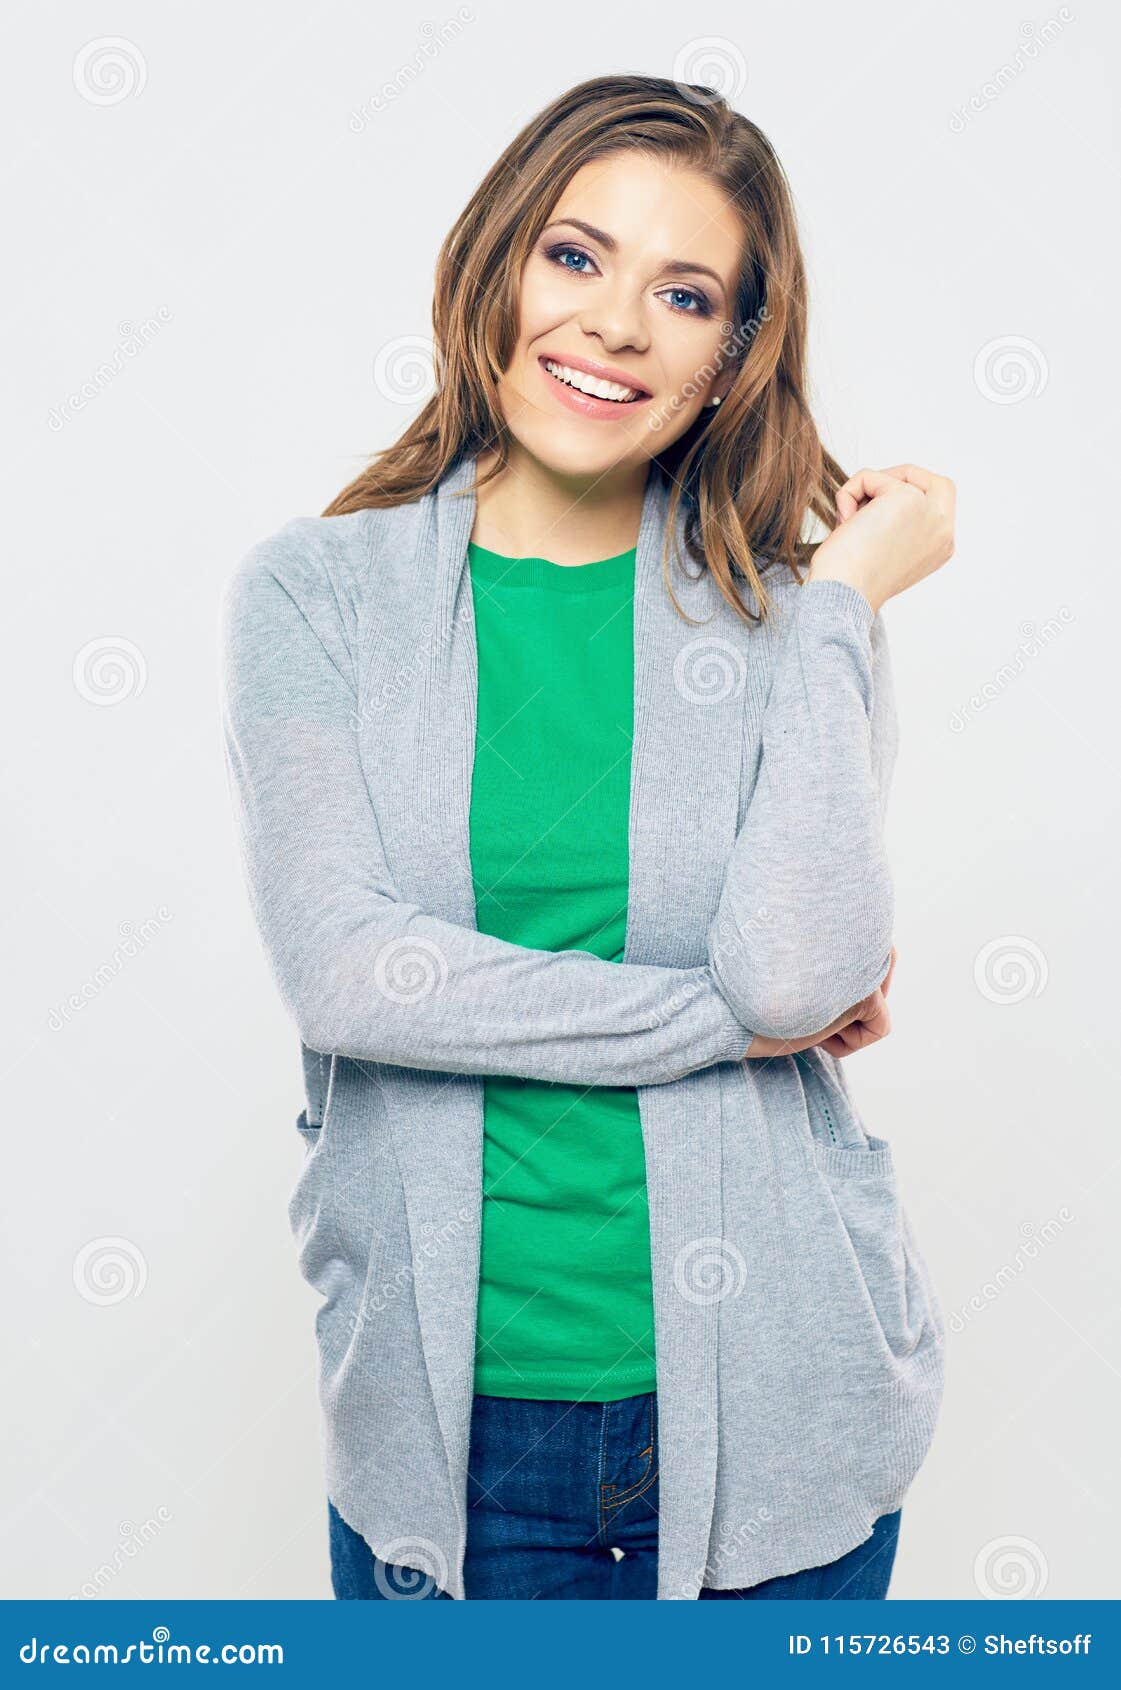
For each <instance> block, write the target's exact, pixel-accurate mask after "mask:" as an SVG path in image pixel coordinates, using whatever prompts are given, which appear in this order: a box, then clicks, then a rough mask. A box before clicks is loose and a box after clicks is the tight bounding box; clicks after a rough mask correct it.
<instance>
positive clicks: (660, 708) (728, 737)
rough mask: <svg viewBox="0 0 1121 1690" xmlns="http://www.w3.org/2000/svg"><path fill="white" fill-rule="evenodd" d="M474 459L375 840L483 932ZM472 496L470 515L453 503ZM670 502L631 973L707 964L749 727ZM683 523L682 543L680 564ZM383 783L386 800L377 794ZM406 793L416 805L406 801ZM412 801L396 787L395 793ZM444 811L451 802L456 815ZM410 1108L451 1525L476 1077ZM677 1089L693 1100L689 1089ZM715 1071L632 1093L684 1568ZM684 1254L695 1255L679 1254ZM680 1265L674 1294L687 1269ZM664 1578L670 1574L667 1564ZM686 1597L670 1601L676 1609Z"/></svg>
mask: <svg viewBox="0 0 1121 1690" xmlns="http://www.w3.org/2000/svg"><path fill="white" fill-rule="evenodd" d="M474 473H475V460H474V458H473V457H472V456H470V455H468V456H467V457H464V458H461V459H460V460H459V462H458V463H457V464H456V465H455V466H453V468H452V469H451V471H450V472H449V473H448V474H447V475H446V476H445V477H444V479H443V481H442V482H441V483H440V485H439V487H438V488H437V489H436V490H435V491H434V492H431V493H429V494H427V495H426V496H425V498H424V499H423V500H422V506H423V509H422V512H421V533H420V536H419V545H420V546H421V547H422V548H423V547H424V546H425V543H426V542H427V541H430V540H431V539H432V538H433V537H434V539H435V542H436V543H435V547H434V551H435V556H436V560H437V561H436V567H435V570H434V571H433V572H432V573H431V574H430V575H429V576H428V577H427V578H420V577H418V581H417V586H418V593H417V601H418V602H417V603H416V605H415V606H413V607H411V609H412V613H413V614H414V616H415V620H414V622H413V624H412V625H411V626H410V627H408V628H406V629H402V628H401V627H398V628H397V629H396V630H395V631H394V635H393V640H394V644H395V646H396V647H397V650H398V652H400V650H401V646H402V640H405V641H407V642H408V646H409V650H410V651H412V652H416V653H418V654H419V656H420V675H421V679H420V682H419V684H418V685H416V686H415V687H412V688H410V689H406V690H405V692H404V693H403V694H402V695H399V697H400V699H401V701H400V702H399V703H398V704H397V705H395V706H394V708H393V709H392V711H391V713H390V717H391V719H390V720H389V721H388V722H387V721H386V720H385V718H384V717H383V719H382V723H381V728H380V730H379V745H378V749H377V760H378V763H379V764H380V766H381V768H380V773H381V775H384V776H386V777H388V779H387V782H386V784H385V787H384V788H382V789H384V790H387V791H388V793H389V796H390V799H391V800H392V794H393V789H394V788H395V787H397V785H398V782H397V780H396V779H395V778H394V769H395V768H396V769H397V770H400V771H401V772H402V773H403V772H404V770H406V769H407V768H408V767H409V766H410V765H411V767H412V769H413V770H416V769H419V770H420V773H421V777H422V778H421V781H420V783H419V789H420V791H421V792H422V793H423V794H424V798H423V801H422V804H421V805H420V806H417V807H416V808H415V809H412V810H409V809H408V807H406V806H403V805H401V804H393V803H392V802H390V804H389V805H388V806H387V814H386V816H385V819H384V825H383V833H384V836H385V844H386V851H387V856H388V858H389V863H390V868H391V871H392V874H393V879H394V883H395V885H396V887H397V890H398V893H399V895H400V896H401V897H403V898H407V899H410V900H413V901H415V902H417V903H418V904H419V905H420V907H421V908H423V909H425V910H427V911H428V912H429V913H430V914H433V915H437V916H441V917H442V918H444V919H445V920H448V921H454V922H456V923H458V924H460V925H462V926H468V927H475V926H476V911H475V898H474V888H473V881H472V873H471V861H470V834H469V825H470V792H471V776H472V769H473V764H474V751H475V730H476V704H477V687H478V666H477V654H476V645H475V640H476V629H475V619H474V609H473V603H472V596H471V585H470V576H469V572H468V569H467V543H468V540H469V538H470V535H471V529H472V527H473V524H474V518H475V510H476V499H475V496H474V493H473V491H472V490H471V489H472V487H473V478H474ZM461 493H463V494H464V495H465V496H463V497H456V495H457V494H461ZM667 499H668V496H667V494H666V492H665V490H664V489H663V488H662V487H661V485H660V484H659V482H658V481H657V479H656V473H655V471H654V470H653V469H652V471H651V475H650V479H649V481H648V483H647V489H646V493H645V495H644V500H643V509H642V518H641V526H640V532H639V540H638V546H637V552H636V566H635V603H634V647H635V649H634V657H635V695H634V742H633V750H632V778H631V809H630V838H629V846H630V884H629V900H628V919H627V935H626V947H625V952H624V960H625V961H626V962H628V963H630V962H645V963H658V964H662V965H663V966H672V967H690V966H694V965H696V964H698V963H703V962H704V961H705V937H706V931H707V927H708V924H709V922H710V921H711V919H712V916H713V914H714V912H715V908H716V903H717V899H718V897H719V892H720V886H721V882H722V879H723V872H724V867H725V865H726V863H727V860H728V855H729V853H730V850H731V847H732V843H733V840H734V838H735V832H736V825H737V806H738V799H739V787H740V761H741V746H742V723H743V698H742V691H743V685H742V682H743V665H744V663H745V657H744V655H743V654H744V653H745V652H746V649H747V647H746V641H745V639H744V633H745V630H744V627H743V624H741V623H739V622H738V619H736V618H734V617H733V616H732V615H731V613H730V611H729V610H728V607H727V606H726V605H725V604H724V601H723V600H722V599H721V597H720V595H719V593H718V592H717V591H716V590H715V588H714V587H713V585H712V583H711V581H710V579H709V578H708V576H707V572H706V573H705V574H703V575H702V576H701V577H700V579H699V580H696V581H694V580H692V579H690V578H689V577H687V576H683V575H682V574H681V573H680V572H679V571H677V570H676V569H673V567H672V564H673V560H672V557H671V572H672V573H671V578H672V579H673V583H674V589H675V592H676V594H677V597H678V599H679V602H680V603H681V604H682V606H683V608H684V609H685V610H686V611H687V613H688V614H689V615H690V616H691V617H694V618H695V617H698V616H699V617H701V618H704V617H706V616H707V615H708V614H709V613H710V612H712V613H713V616H714V620H715V621H716V622H717V623H718V624H719V626H720V632H719V634H714V633H713V632H712V624H711V623H710V624H709V626H708V627H707V628H706V627H703V626H702V627H698V626H693V625H691V624H690V623H689V622H686V621H684V620H683V619H682V618H681V616H679V615H678V613H677V611H676V610H675V609H674V607H673V604H672V603H671V601H670V599H669V596H668V593H667V589H666V586H665V584H664V580H663V575H662V548H663V540H664V535H665V522H666V514H667ZM680 535H681V524H680V520H679V524H678V536H677V537H678V544H679V545H680ZM381 785H382V783H381V781H380V779H379V788H381ZM408 785H409V786H411V787H412V789H413V790H416V786H415V784H414V783H413V782H411V781H410V782H409V783H408ZM404 789H405V783H404V782H402V786H401V788H400V790H404ZM449 795H450V796H449ZM396 1074H397V1077H398V1079H399V1080H400V1081H401V1082H402V1083H404V1084H406V1085H407V1087H408V1091H409V1099H410V1106H409V1107H408V1108H407V1109H402V1108H396V1107H395V1108H394V1110H393V1134H394V1144H395V1148H396V1153H397V1157H398V1161H399V1164H400V1169H401V1176H402V1181H403V1184H404V1188H405V1195H406V1205H407V1211H408V1219H409V1229H410V1236H411V1240H412V1248H413V1264H412V1265H413V1272H414V1281H413V1283H414V1292H415V1296H416V1303H417V1311H418V1318H419V1321H420V1328H421V1335H422V1341H423V1345H424V1353H425V1360H426V1363H427V1367H428V1373H429V1378H430V1382H431V1386H432V1391H433V1397H434V1400H435V1405H436V1410H437V1414H438V1416H439V1421H440V1427H441V1431H442V1435H443V1437H444V1441H445V1444H446V1447H447V1453H448V1464H449V1472H450V1474H451V1476H452V1480H453V1486H454V1488H455V1489H456V1492H457V1495H456V1504H457V1507H458V1508H459V1509H460V1511H461V1519H462V1518H463V1516H464V1515H465V1511H466V1497H465V1485H464V1482H463V1481H464V1475H465V1474H466V1469H467V1458H468V1448H469V1434H470V1417H471V1403H472V1394H473V1374H474V1341H475V1320H476V1304H477V1295H478V1265H479V1258H478V1249H479V1235H480V1221H481V1204H482V1194H481V1186H482V1133H483V1084H482V1079H481V1077H480V1076H475V1075H456V1074H443V1073H427V1072H420V1071H418V1070H409V1071H407V1072H406V1073H405V1074H403V1073H402V1071H401V1070H397V1071H396ZM686 1088H688V1089H686ZM719 1095H720V1094H719V1078H718V1072H717V1071H716V1070H713V1069H710V1070H706V1071H704V1072H702V1073H700V1074H696V1075H693V1076H690V1078H689V1079H688V1080H687V1081H686V1082H685V1085H684V1086H679V1085H670V1086H647V1087H642V1088H640V1091H639V1102H640V1113H641V1117H642V1126H643V1134H644V1141H645V1146H646V1155H647V1178H648V1189H649V1196H650V1214H651V1243H652V1257H653V1264H654V1297H655V1336H656V1348H657V1360H658V1389H659V1417H660V1425H661V1427H662V1431H663V1437H664V1439H665V1442H664V1443H663V1449H662V1479H661V1491H662V1495H661V1508H662V1514H663V1521H664V1528H663V1529H666V1528H668V1530H669V1533H670V1537H669V1538H668V1540H667V1543H666V1547H667V1549H669V1548H670V1544H671V1543H672V1542H673V1541H675V1540H674V1538H673V1536H672V1534H673V1533H674V1532H677V1533H678V1534H679V1536H678V1538H677V1540H676V1541H677V1542H678V1544H679V1548H680V1551H681V1558H679V1559H678V1560H677V1562H676V1564H678V1565H679V1566H681V1567H683V1566H685V1565H686V1564H688V1566H689V1567H690V1568H692V1567H693V1566H696V1565H700V1564H703V1562H704V1560H705V1558H706V1554H707V1535H706V1534H705V1533H704V1532H703V1530H702V1528H701V1527H698V1526H693V1527H692V1528H691V1529H690V1528H688V1527H687V1525H686V1522H688V1521H689V1520H690V1519H695V1518H696V1501H697V1496H698V1494H700V1495H703V1496H705V1497H706V1498H708V1499H711V1497H712V1495H713V1493H714V1487H715V1466H716V1321H717V1312H718V1306H717V1304H716V1303H715V1302H713V1300H712V1298H711V1295H705V1294H693V1292H691V1290H690V1288H689V1283H688V1272H689V1266H688V1264H689V1262H690V1261H691V1260H693V1258H694V1257H695V1255H696V1253H697V1251H698V1250H702V1251H703V1250H704V1249H706V1248H707V1249H708V1250H709V1253H710V1254H711V1248H712V1245H713V1241H714V1240H718V1239H719V1237H720V1234H721V1206H720V1105H719ZM691 1252H692V1254H690V1253H691ZM683 1263H684V1264H685V1269H684V1271H685V1275H686V1278H685V1281H684V1282H683V1280H682V1264H683ZM665 1565H666V1573H665V1577H666V1578H669V1577H670V1576H671V1573H670V1563H669V1561H668V1560H667V1562H666V1564H665ZM674 1593H675V1594H677V1592H676V1591H675V1592H674Z"/></svg>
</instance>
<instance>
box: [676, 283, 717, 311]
mask: <svg viewBox="0 0 1121 1690" xmlns="http://www.w3.org/2000/svg"><path fill="white" fill-rule="evenodd" d="M670 292H671V293H683V294H684V295H685V297H686V299H693V300H696V304H697V308H696V310H695V311H686V315H687V316H689V317H711V316H712V307H711V305H710V304H709V302H708V300H707V299H706V298H705V296H704V294H703V293H697V292H695V290H694V289H693V288H671V289H670ZM674 309H675V310H676V311H681V310H685V307H684V306H680V305H678V306H675V307H674Z"/></svg>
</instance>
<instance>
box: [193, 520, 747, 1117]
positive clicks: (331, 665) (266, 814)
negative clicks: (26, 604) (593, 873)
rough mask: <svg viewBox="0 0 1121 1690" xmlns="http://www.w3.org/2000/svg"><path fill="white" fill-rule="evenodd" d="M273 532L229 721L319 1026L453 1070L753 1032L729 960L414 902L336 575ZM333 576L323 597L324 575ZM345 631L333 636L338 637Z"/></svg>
mask: <svg viewBox="0 0 1121 1690" xmlns="http://www.w3.org/2000/svg"><path fill="white" fill-rule="evenodd" d="M316 588H317V582H316V575H315V571H314V569H313V568H312V567H311V565H310V563H306V562H305V563H303V564H302V566H301V568H300V569H299V570H297V571H295V572H294V571H292V570H291V569H289V570H286V571H284V580H283V582H282V581H281V580H280V579H278V577H277V575H276V574H275V573H274V571H273V569H272V568H271V567H270V562H269V555H268V551H267V547H266V548H257V550H256V552H255V553H251V554H250V558H249V559H248V560H247V561H246V563H245V564H243V566H242V567H241V569H240V570H239V571H238V572H237V573H236V574H235V575H234V576H233V577H232V578H231V580H230V582H229V584H228V586H227V590H226V592H225V594H224V596H223V603H222V616H221V647H222V724H223V733H224V743H225V749H226V759H227V768H228V771H229V778H230V784H231V791H232V794H233V798H234V809H235V817H236V822H237V835H238V842H239V848H240V852H241V859H242V865H243V870H244V873H245V876H246V880H247V884H248V887H249V892H250V897H251V900H252V905H253V909H254V913H255V916H256V920H257V926H258V930H259V933H260V936H261V939H262V941H263V944H264V947H265V950H266V954H267V956H268V959H269V962H270V966H271V968H272V972H273V975H274V978H275V980H276V983H277V986H278V989H279V991H280V994H281V997H282V1000H283V1002H284V1004H285V1006H286V1007H287V1009H288V1011H289V1013H290V1014H291V1016H292V1017H293V1019H294V1021H295V1022H296V1024H297V1027H298V1029H299V1033H300V1037H301V1040H302V1041H303V1043H304V1044H305V1045H307V1046H308V1047H309V1048H310V1049H312V1050H317V1051H321V1052H323V1053H324V1054H338V1055H342V1056H349V1057H352V1058H354V1059H357V1060H367V1061H373V1062H387V1063H394V1064H400V1065H404V1066H407V1067H412V1068H422V1069H435V1070H440V1071H445V1072H450V1073H473V1074H484V1075H485V1074H506V1075H516V1076H521V1077H523V1078H526V1079H539V1080H555V1081H567V1082H569V1083H574V1084H580V1085H589V1086H590V1085H620V1086H622V1085H659V1084H663V1083H665V1082H667V1081H670V1080H674V1079H678V1078H680V1077H681V1076H682V1075H683V1074H687V1073H690V1072H692V1071H693V1070H694V1069H697V1068H703V1067H707V1066H708V1065H709V1064H711V1063H713V1062H722V1061H735V1060H740V1059H742V1058H743V1056H744V1055H745V1053H746V1051H747V1048H748V1045H749V1043H750V1041H751V1037H752V1030H751V1029H749V1028H748V1027H746V1026H745V1025H744V1024H743V1023H742V1022H741V1020H740V1019H739V1016H738V1014H737V1012H736V1010H735V1009H734V1008H732V1007H731V1006H730V1005H729V1003H728V1001H727V1000H726V998H725V997H724V995H723V993H722V991H721V989H720V987H719V985H718V982H717V979H716V976H715V974H714V972H713V971H712V970H711V969H710V968H709V967H708V966H707V965H706V966H699V967H695V968H661V967H656V966H652V965H645V964H624V963H614V962H608V961H605V960H603V959H601V958H599V957H596V956H593V955H592V954H591V953H590V952H586V951H577V950H566V951H541V950H531V949H528V948H526V947H523V946H520V945H515V944H510V943H508V942H506V941H505V940H501V939H498V938H494V937H492V936H491V935H489V934H485V933H480V932H477V931H476V930H475V929H472V928H467V927H463V926H459V925H457V924H455V923H453V922H448V921H444V920H441V919H439V918H437V917H436V916H434V915H430V914H428V913H426V912H425V911H423V910H422V909H420V908H419V907H418V906H417V905H416V904H414V903H409V902H404V901H402V900H400V899H399V898H398V896H397V893H396V890H395V888H394V886H393V884H392V881H391V878H390V874H389V870H388V866H387V863H386V859H385V854H384V850H383V847H382V842H381V838H380V835H379V831H378V824H377V817H376V814H375V812H374V809H373V806H372V804H371V801H370V795H369V791H368V789H367V786H366V780H365V774H364V770H363V767H362V764H361V761H360V758H359V753H358V745H357V736H356V733H355V728H354V723H355V719H356V713H357V710H356V699H355V692H354V689H353V686H352V683H351V681H350V679H349V677H348V675H347V673H346V669H347V663H346V660H345V654H344V649H343V644H342V643H341V642H340V643H339V644H337V645H336V642H335V636H334V632H333V631H332V629H331V627H330V626H329V625H328V624H327V623H325V621H324V618H325V617H330V616H332V615H333V614H335V613H334V612H333V610H332V608H331V606H332V600H331V598H330V595H329V594H328V593H325V592H318V591H317V590H316ZM313 594H314V603H312V602H310V599H309V595H313ZM325 642H326V643H325Z"/></svg>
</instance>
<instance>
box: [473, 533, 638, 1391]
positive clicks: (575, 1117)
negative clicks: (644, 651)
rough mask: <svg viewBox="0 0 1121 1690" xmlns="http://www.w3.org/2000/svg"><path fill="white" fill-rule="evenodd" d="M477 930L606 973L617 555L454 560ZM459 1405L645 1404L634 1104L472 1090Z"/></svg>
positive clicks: (620, 570)
mask: <svg viewBox="0 0 1121 1690" xmlns="http://www.w3.org/2000/svg"><path fill="white" fill-rule="evenodd" d="M468 563H469V569H470V577H471V588H472V596H473V602H474V608H475V622H476V639H477V652H478V716H477V723H476V737H475V761H474V774H473V779H472V788H471V811H470V827H471V834H470V837H471V868H472V876H473V879H474V886H475V899H476V922H477V925H478V928H479V931H480V932H483V933H490V934H493V935H494V936H495V937H497V938H501V939H507V940H510V941H512V942H513V943H515V944H519V945H526V946H530V947H532V948H533V949H536V950H554V951H556V950H568V949H576V950H583V951H590V952H591V953H592V954H593V955H594V956H598V957H601V958H604V959H605V960H607V961H615V962H621V961H622V957H623V945H624V942H625V939H626V925H627V879H628V870H629V816H630V774H631V739H632V735H633V710H634V565H635V550H634V548H633V547H632V548H631V550H630V551H628V552H621V553H619V554H618V555H617V556H616V557H611V558H605V559H603V560H602V561H601V562H598V563H589V564H582V565H573V566H568V565H562V564H556V563H551V562H549V561H548V560H547V559H545V558H536V557H531V558H508V557H503V556H500V555H499V554H498V553H497V552H491V551H487V550H485V549H484V548H483V547H481V546H477V545H475V544H474V543H473V542H472V543H471V544H470V545H469V547H468ZM484 1088H485V1089H484V1118H483V1126H484V1144H483V1220H482V1256H481V1264H480V1275H479V1304H478V1326H477V1336H476V1351H475V1382H474V1388H475V1390H476V1391H479V1392H482V1393H484V1394H485V1395H488V1396H500V1397H534V1398H550V1397H556V1398H562V1399H565V1400H570V1401H575V1400H578V1399H582V1398H583V1399H587V1400H589V1401H593V1402H595V1401H604V1402H606V1401H614V1400H616V1399H617V1398H619V1397H626V1396H634V1395H637V1394H638V1393H639V1392H641V1391H651V1390H653V1389H654V1386H655V1371H654V1315H653V1297H652V1290H651V1280H650V1216H649V1209H648V1206H647V1196H646V1164H645V1155H644V1149H643V1141H642V1126H641V1121H640V1117H639V1112H638V1096H637V1092H636V1090H635V1088H634V1087H633V1086H592V1087H588V1086H584V1085H567V1084H561V1083H559V1082H550V1081H545V1080H525V1079H519V1078H515V1077H512V1076H511V1077H506V1076H493V1075H487V1076H485V1077H484Z"/></svg>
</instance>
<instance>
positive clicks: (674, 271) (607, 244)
mask: <svg viewBox="0 0 1121 1690" xmlns="http://www.w3.org/2000/svg"><path fill="white" fill-rule="evenodd" d="M561 223H566V224H568V226H569V227H570V228H572V229H582V230H583V232H584V234H585V235H587V237H588V239H589V240H592V241H596V242H598V244H599V245H600V246H601V247H603V248H604V250H605V251H606V252H618V250H619V243H618V241H617V240H616V239H615V237H614V235H609V234H608V233H607V231H606V230H605V229H597V228H596V226H595V224H594V223H585V222H584V220H583V218H582V217H558V218H557V220H556V222H555V223H549V224H547V225H546V227H545V228H544V229H543V230H542V231H541V232H542V234H547V233H548V231H549V229H555V228H557V227H558V226H559V225H560V224H561ZM662 269H663V270H666V271H668V272H669V274H670V275H671V276H686V275H691V274H697V273H698V272H699V273H700V274H701V275H705V276H711V277H712V279H713V281H714V282H716V283H717V284H718V286H719V288H720V291H721V293H722V294H725V295H726V294H727V289H726V288H725V286H724V281H723V278H722V277H720V276H718V275H717V273H716V271H715V270H713V269H711V268H710V267H709V266H708V265H707V264H690V263H688V262H687V261H686V260H685V259H683V258H671V259H667V260H666V262H665V263H664V264H663V265H662Z"/></svg>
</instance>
